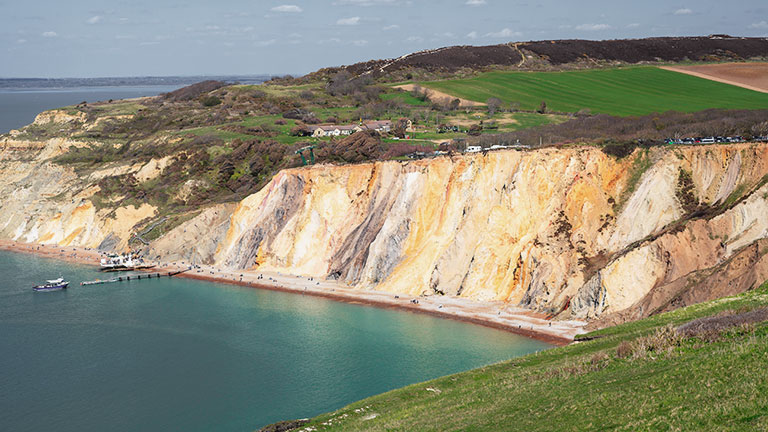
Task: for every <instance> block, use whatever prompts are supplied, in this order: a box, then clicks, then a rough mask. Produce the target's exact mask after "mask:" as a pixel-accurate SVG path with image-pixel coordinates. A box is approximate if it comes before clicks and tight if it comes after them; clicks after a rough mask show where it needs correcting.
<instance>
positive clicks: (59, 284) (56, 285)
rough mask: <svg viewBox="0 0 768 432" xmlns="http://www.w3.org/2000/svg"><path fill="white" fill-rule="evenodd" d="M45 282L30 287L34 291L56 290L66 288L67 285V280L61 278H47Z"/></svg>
mask: <svg viewBox="0 0 768 432" xmlns="http://www.w3.org/2000/svg"><path fill="white" fill-rule="evenodd" d="M45 282H46V283H44V284H42V285H38V286H34V287H32V289H33V290H35V291H58V290H63V289H67V286H69V282H67V281H65V280H64V279H63V278H58V279H54V280H48V281H45Z"/></svg>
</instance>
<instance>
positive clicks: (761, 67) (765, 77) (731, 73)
mask: <svg viewBox="0 0 768 432" xmlns="http://www.w3.org/2000/svg"><path fill="white" fill-rule="evenodd" d="M662 69H666V70H671V71H675V72H681V73H684V74H688V75H693V76H696V77H699V78H705V79H709V80H712V81H717V82H721V83H725V84H731V85H735V86H739V87H744V88H746V89H750V90H754V91H759V92H762V93H768V63H718V64H704V65H693V66H665V67H663V68H662Z"/></svg>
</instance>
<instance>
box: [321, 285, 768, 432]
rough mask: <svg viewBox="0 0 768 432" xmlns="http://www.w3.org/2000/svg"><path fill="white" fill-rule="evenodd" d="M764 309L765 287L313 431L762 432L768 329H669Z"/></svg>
mask: <svg viewBox="0 0 768 432" xmlns="http://www.w3.org/2000/svg"><path fill="white" fill-rule="evenodd" d="M767 305H768V283H766V284H764V285H763V286H762V287H761V288H759V289H757V290H755V291H752V292H749V293H746V294H742V295H739V296H734V297H729V298H725V299H720V300H715V301H712V302H708V303H702V304H699V305H694V306H690V307H688V308H684V309H679V310H676V311H673V312H669V313H665V314H661V315H657V316H654V317H652V318H648V319H645V320H641V321H637V322H633V323H628V324H624V325H620V326H616V327H612V328H608V329H605V330H602V331H597V332H594V333H591V334H587V335H585V336H586V337H587V338H593V339H591V340H586V339H585V338H582V339H585V341H584V342H580V343H576V344H571V345H569V346H566V347H562V348H555V349H550V350H547V351H543V352H540V353H537V354H532V355H528V356H525V357H521V358H516V359H512V360H510V361H507V362H503V363H499V364H495V365H491V366H488V367H484V368H480V369H475V370H472V371H469V372H464V373H460V374H456V375H450V376H446V377H442V378H438V379H436V380H432V381H428V382H425V383H420V384H414V385H411V386H408V387H405V388H402V389H398V390H394V391H391V392H388V393H384V394H382V395H378V396H374V397H371V398H368V399H364V400H362V401H359V402H356V403H354V404H351V405H349V406H347V407H345V408H342V409H340V410H338V411H336V412H334V413H329V414H325V415H322V416H319V417H317V418H314V419H312V421H311V423H310V425H311V426H314V427H315V429H314V430H317V431H324V430H341V431H362V430H375V431H385V430H386V431H394V430H397V431H400V430H403V431H406V430H408V431H411V430H414V431H415V430H418V431H501V430H524V431H551V430H565V431H571V430H573V431H581V430H626V431H638V430H642V431H645V430H767V429H768V397H766V395H767V394H768V373H766V371H765V365H766V359H768V322H762V323H758V324H746V325H744V324H742V325H739V326H736V327H730V328H727V329H720V330H715V331H712V332H709V333H702V334H699V335H697V336H684V335H681V334H679V333H676V332H674V330H673V329H672V327H671V326H677V325H679V324H682V323H685V322H688V321H690V320H693V319H696V318H701V317H708V316H713V315H719V316H723V315H727V314H734V313H743V312H746V311H749V310H754V309H757V308H763V307H765V306H767ZM622 347H623V348H622ZM310 425H308V426H310Z"/></svg>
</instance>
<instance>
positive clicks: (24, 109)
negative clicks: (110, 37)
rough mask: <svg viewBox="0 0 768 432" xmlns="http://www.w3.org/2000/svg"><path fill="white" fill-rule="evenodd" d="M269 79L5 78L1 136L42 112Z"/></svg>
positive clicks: (0, 106)
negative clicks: (212, 84) (216, 82)
mask: <svg viewBox="0 0 768 432" xmlns="http://www.w3.org/2000/svg"><path fill="white" fill-rule="evenodd" d="M269 78H270V77H269V76H267V75H246V76H185V77H122V78H51V79H41V78H2V79H0V134H4V133H7V132H9V131H10V130H12V129H18V128H20V127H22V126H25V125H28V124H30V123H32V122H33V121H34V120H35V116H36V115H37V114H39V113H40V112H42V111H45V110H49V109H53V108H61V107H64V106H68V105H75V104H78V103H80V102H89V103H92V102H99V101H106V100H109V99H114V100H118V99H128V98H136V97H144V96H156V95H159V94H161V93H167V92H170V91H173V90H176V89H179V88H181V87H184V86H187V85H190V84H194V83H196V82H200V81H204V80H210V79H213V80H219V81H224V82H227V83H241V84H259V83H262V82H264V81H266V80H267V79H269Z"/></svg>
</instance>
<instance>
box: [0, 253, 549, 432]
mask: <svg viewBox="0 0 768 432" xmlns="http://www.w3.org/2000/svg"><path fill="white" fill-rule="evenodd" d="M60 276H61V277H64V278H65V279H66V280H68V281H70V282H71V285H70V287H69V289H67V290H65V291H56V292H47V293H41V292H34V291H33V290H32V289H31V288H32V286H33V285H36V284H39V283H42V282H43V281H44V280H46V279H54V278H58V277H60ZM98 278H103V274H101V273H99V272H98V269H97V268H96V267H95V266H88V265H78V264H72V263H68V262H63V261H57V260H54V259H50V258H44V257H38V256H35V255H29V254H22V253H17V252H3V251H0V389H1V391H0V430H2V431H14V432H22V431H43V430H50V431H59V432H67V431H78V432H80V431H186V432H192V431H213V430H215V431H253V430H257V429H258V428H260V427H262V426H264V425H266V424H269V423H272V422H276V421H279V420H286V419H296V418H304V417H311V416H315V415H317V414H321V413H324V412H328V411H332V410H336V409H338V408H341V407H343V406H344V405H346V404H349V403H351V402H354V401H357V400H359V399H362V398H365V397H368V396H372V395H375V394H378V393H382V392H385V391H387V390H391V389H395V388H398V387H402V386H405V385H408V384H412V383H417V382H421V381H424V380H428V379H431V378H435V377H439V376H443V375H446V374H452V373H456V372H460V371H465V370H468V369H472V368H476V367H479V366H483V365H488V364H491V363H495V362H499V361H502V360H507V359H510V358H513V357H517V356H521V355H525V354H528V353H532V352H535V351H538V350H542V349H546V348H548V347H550V345H548V344H546V343H544V342H540V341H537V340H532V339H528V338H525V337H521V336H517V335H514V334H511V333H508V332H504V331H500V330H496V329H492V328H486V327H482V326H478V325H473V324H468V323H463V322H459V321H454V320H449V319H442V318H437V317H433V316H429V315H422V314H416V313H412V312H407V311H398V310H392V309H381V308H375V307H369V306H363V305H353V304H346V303H340V302H335V301H332V300H328V299H323V298H317V297H311V296H304V295H300V294H292V293H284V292H275V291H268V290H260V289H256V288H249V287H240V286H233V285H227V284H218V283H210V282H203V281H196V280H190V279H183V278H164V279H150V280H147V279H144V280H134V281H130V282H121V283H113V284H105V285H91V286H81V285H80V282H82V281H86V280H95V279H98ZM435 415H439V413H435Z"/></svg>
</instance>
